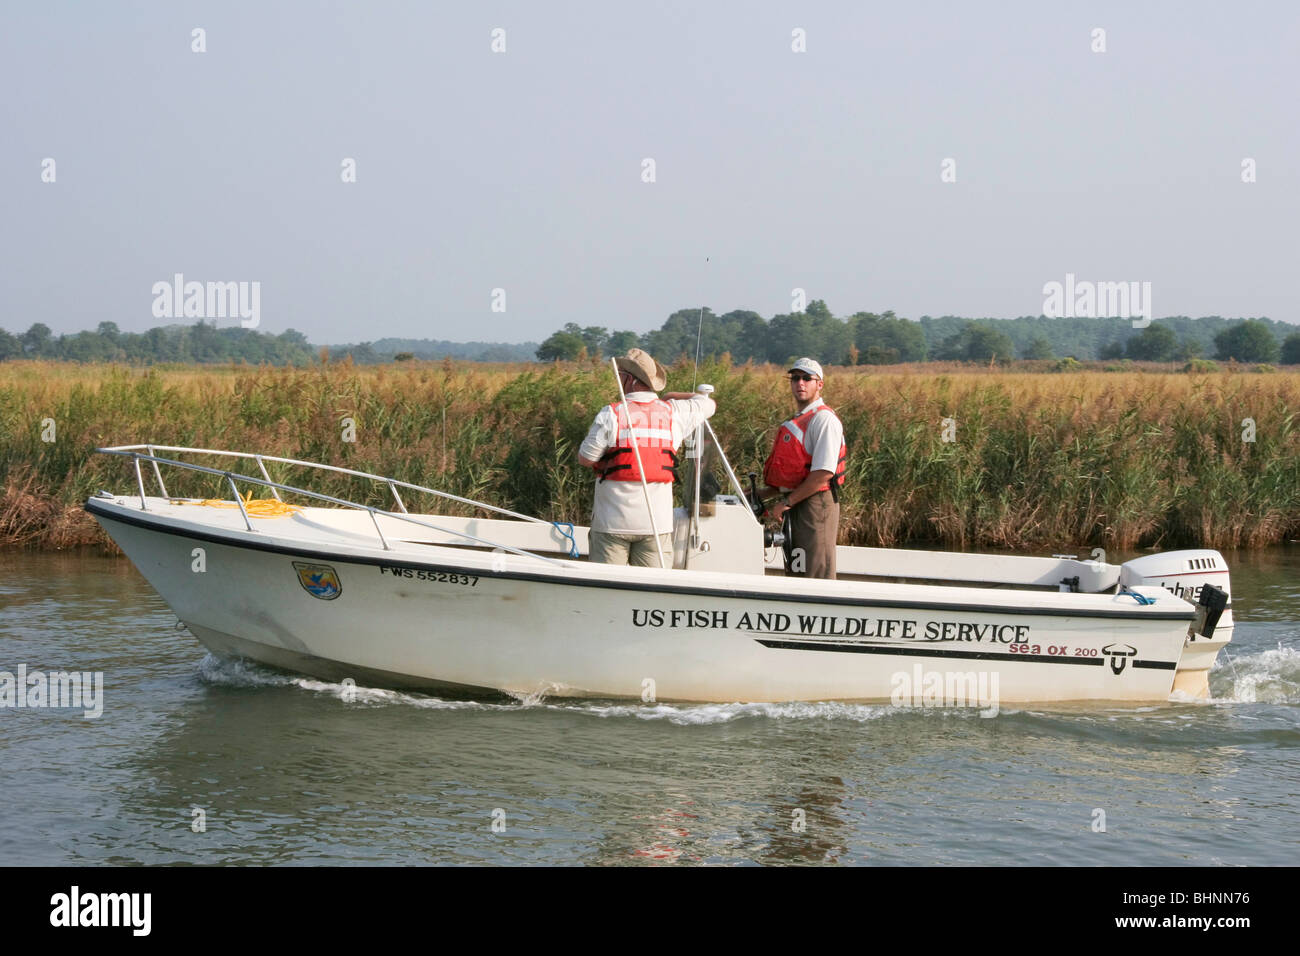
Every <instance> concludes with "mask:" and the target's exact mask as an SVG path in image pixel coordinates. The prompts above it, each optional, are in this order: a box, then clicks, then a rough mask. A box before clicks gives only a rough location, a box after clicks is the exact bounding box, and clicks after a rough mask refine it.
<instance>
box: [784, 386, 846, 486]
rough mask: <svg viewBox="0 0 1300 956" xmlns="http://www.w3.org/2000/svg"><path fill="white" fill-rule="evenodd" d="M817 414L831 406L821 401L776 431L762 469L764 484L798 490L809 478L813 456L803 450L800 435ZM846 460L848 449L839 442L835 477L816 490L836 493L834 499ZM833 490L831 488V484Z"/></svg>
mask: <svg viewBox="0 0 1300 956" xmlns="http://www.w3.org/2000/svg"><path fill="white" fill-rule="evenodd" d="M818 412H830V413H831V414H832V415H834V414H835V413H834V412H833V411H831V407H830V406H829V405H827V404H826V403H825V402H823V403H822V404H821V405H818V406H817V407H816V408H810V409H808V411H806V412H800V413H799V414H798V415H796V416H795V417H794V418H792V419H790V420H789V421H788V422H786V423H785V424H783V425H782V426H781V427H780V428H779V429H777V432H776V441H775V442H773V444H772V454H770V455H768V456H767V464H766V465H764V466H763V481H764V482H766V483H767V484H769V485H771V486H772V487H773V488H798V487H799V485H800V484H802V483H803V480H804V479H805V478H807V477H808V474H809V473H810V472H811V471H812V454H811V453H809V451H808V449H807V448H805V447H804V444H803V436H804V432H805V431H807V429H808V426H809V424H811V422H812V420H813V416H814V415H816V414H817V413H818ZM847 457H848V449H847V448H846V447H845V445H844V442H843V441H841V442H840V457H839V462H838V464H837V465H836V466H835V475H834V477H832V478H831V480H830V482H827V483H826V484H824V485H822V486H821V487H820V488H818V489H817V490H818V491H827V490H830V491H831V492H832V493H833V494H835V496H836V499H837V500H838V497H839V489H840V486H841V485H843V484H844V460H845V458H847ZM832 482H833V483H834V485H835V487H834V488H832V487H831V483H832Z"/></svg>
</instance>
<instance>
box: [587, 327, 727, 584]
mask: <svg viewBox="0 0 1300 956" xmlns="http://www.w3.org/2000/svg"><path fill="white" fill-rule="evenodd" d="M615 361H616V364H617V365H618V370H619V375H620V378H621V381H622V384H623V391H624V393H625V394H626V395H627V407H626V409H625V408H624V406H623V403H622V402H621V401H616V402H612V403H610V404H609V405H606V406H605V407H604V408H602V409H601V410H600V412H599V413H598V414H597V415H596V420H595V421H594V422H592V423H591V429H590V430H589V431H588V432H587V437H586V438H585V439H584V440H583V442H582V445H581V446H579V448H578V462H579V463H580V464H581V465H583V466H584V467H586V468H591V469H592V470H594V471H595V472H596V476H597V478H596V500H595V505H594V507H593V508H592V514H591V534H590V536H589V541H590V559H591V560H592V561H598V562H601V563H603V564H632V565H637V566H639V567H646V568H657V567H659V566H660V564H659V555H660V553H661V552H662V554H663V567H666V568H671V567H672V566H673V534H672V532H673V478H674V477H676V476H675V474H674V472H673V466H674V465H676V463H677V456H676V451H677V449H678V448H680V447H681V445H682V442H683V441H684V440H685V438H686V436H687V435H689V434H691V433H692V432H693V431H695V429H696V428H698V427H699V426H700V425H701V424H702V423H703V422H704V420H705V419H706V418H709V417H710V416H711V415H713V413H714V411H716V410H717V405H715V404H714V401H713V399H711V398H709V397H708V396H707V395H692V394H691V393H689V392H668V393H666V394H665V395H664V396H663V398H660V397H659V395H658V394H657V393H658V392H659V390H660V389H662V388H663V387H664V386H665V385H666V384H668V373H667V372H665V371H664V367H663V366H662V365H660V364H659V363H658V362H657V361H655V360H654V359H653V358H652V357H650V356H649V355H648V354H646V353H645V352H643V351H641V349H632V350H631V351H630V352H628V353H627V355H626V356H624V357H623V358H620V359H616V360H615ZM629 416H630V422H629ZM629 424H630V426H631V427H630V428H629ZM633 439H635V440H636V445H637V450H638V451H639V452H640V464H641V466H642V467H644V468H645V482H646V483H645V485H644V486H643V485H642V482H641V477H642V473H641V471H640V469H639V468H638V467H637V455H636V453H635V452H634V451H633V449H632V441H633ZM646 489H648V490H649V497H650V506H651V507H653V508H654V522H653V524H652V523H651V520H650V512H649V511H648V510H647V508H646ZM655 526H657V527H658V530H659V541H658V543H657V544H656V542H655V536H654V528H655Z"/></svg>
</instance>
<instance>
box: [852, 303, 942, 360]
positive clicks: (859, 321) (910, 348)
mask: <svg viewBox="0 0 1300 956" xmlns="http://www.w3.org/2000/svg"><path fill="white" fill-rule="evenodd" d="M849 326H850V329H851V334H852V337H853V344H854V345H855V346H857V348H858V352H859V353H860V354H861V355H862V356H863V359H862V361H864V362H866V363H867V364H872V365H875V364H893V362H889V363H879V362H872V361H871V359H870V358H869V357H868V353H870V352H871V348H872V346H876V347H878V348H880V349H884V350H886V352H889V351H893V352H895V353H897V355H896V357H895V358H894V360H893V361H894V362H923V361H925V352H926V347H925V332H924V331H922V329H921V325H920V324H919V323H917V322H913V321H911V320H909V319H900V318H898V317H896V316H895V315H894V313H893V312H885V313H884V314H882V315H875V314H874V313H871V312H858V313H857V314H855V315H854V316H853V317H852V318H850V319H849Z"/></svg>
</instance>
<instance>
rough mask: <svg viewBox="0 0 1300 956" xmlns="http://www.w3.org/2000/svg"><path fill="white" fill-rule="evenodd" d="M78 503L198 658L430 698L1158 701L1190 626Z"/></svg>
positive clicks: (1093, 606) (1081, 602)
mask: <svg viewBox="0 0 1300 956" xmlns="http://www.w3.org/2000/svg"><path fill="white" fill-rule="evenodd" d="M88 508H89V510H91V511H92V513H93V514H95V516H96V518H97V519H98V520H99V521H100V522H101V523H102V524H103V525H104V526H105V528H106V529H107V530H108V532H109V533H110V534H111V536H112V537H113V538H114V540H116V541H117V543H118V544H119V545H120V546H121V547H122V549H123V551H125V552H126V554H127V555H128V556H129V557H130V558H131V560H132V561H133V562H134V563H135V565H136V566H137V567H138V568H139V570H140V571H141V573H142V574H143V575H144V576H145V578H146V579H147V580H148V581H149V582H150V584H151V585H153V587H154V588H155V589H156V590H157V591H158V592H159V594H160V595H162V597H163V598H164V600H166V601H167V602H168V604H169V605H170V606H171V607H172V608H173V610H174V611H175V612H176V614H177V616H178V617H179V618H180V620H181V621H182V622H183V623H184V624H185V625H186V626H187V627H188V628H189V630H190V631H191V632H192V633H193V634H194V635H195V637H197V638H198V639H199V640H200V641H201V642H202V643H203V644H205V645H206V646H207V647H208V648H210V649H211V650H212V651H214V652H216V653H218V654H221V655H226V656H240V657H246V658H250V659H253V660H256V661H259V662H262V663H265V664H268V665H271V666H275V667H280V668H285V669H289V670H295V671H301V672H303V673H307V674H311V675H313V676H319V677H322V678H325V679H329V680H340V679H343V678H346V677H351V678H353V679H354V680H356V681H357V682H358V683H362V684H371V685H374V684H379V685H384V686H399V687H410V688H422V689H428V690H432V691H435V692H441V693H466V694H483V693H506V694H511V695H538V694H547V695H553V696H561V697H594V698H613V699H617V698H629V699H639V700H660V701H682V702H718V701H723V702H726V701H804V700H807V701H813V700H819V701H821V700H843V701H893V702H894V703H903V704H932V703H933V704H945V705H962V704H968V705H980V706H985V705H987V704H988V703H990V702H994V703H1028V702H1047V701H1100V700H1108V701H1109V700H1113V701H1153V700H1165V699H1167V698H1168V696H1169V694H1170V692H1171V690H1172V688H1173V685H1174V677H1175V672H1176V669H1177V667H1178V662H1179V659H1180V655H1181V654H1182V652H1183V649H1184V643H1185V638H1186V633H1187V627H1188V623H1189V621H1190V620H1191V617H1192V611H1191V606H1190V605H1188V604H1186V603H1185V602H1182V601H1179V600H1177V599H1174V598H1172V597H1170V598H1169V599H1168V600H1167V601H1165V602H1164V603H1163V604H1162V605H1161V606H1160V607H1159V608H1157V609H1154V610H1153V609H1152V608H1146V607H1138V605H1137V602H1136V601H1135V600H1134V599H1133V598H1132V596H1131V595H1068V594H1066V595H1059V596H1058V595H1055V594H1044V593H1043V592H1030V591H997V592H991V591H984V590H979V589H968V588H953V587H924V586H916V585H890V584H876V585H872V584H866V583H861V584H855V585H853V586H850V585H847V584H843V583H840V582H816V583H815V584H816V585H824V586H820V587H819V586H814V585H811V584H808V583H805V582H801V583H799V584H797V585H796V584H789V583H786V582H787V579H783V578H772V577H761V576H760V577H753V576H748V577H747V578H746V580H744V581H740V580H739V578H740V576H726V575H715V574H708V573H699V574H696V575H694V576H692V574H691V573H690V572H680V571H659V570H657V569H655V570H648V569H608V568H604V567H600V566H597V567H595V568H593V567H592V566H590V565H579V564H576V563H570V562H566V563H565V566H564V568H563V569H562V570H559V571H557V570H553V569H551V568H549V567H548V566H540V570H539V569H538V568H539V566H538V565H537V564H536V563H532V562H528V561H526V560H515V559H512V560H511V561H510V564H509V566H507V564H506V562H505V561H504V560H503V559H502V557H501V556H500V555H489V554H484V553H482V552H473V551H465V550H464V549H451V548H428V549H425V551H426V552H427V554H428V557H425V556H424V555H423V554H421V555H413V554H411V553H408V552H406V551H399V552H393V553H386V552H383V551H380V550H379V549H377V548H376V549H369V550H367V549H366V548H356V547H354V548H349V549H348V550H347V551H342V550H339V551H332V550H329V549H328V548H324V547H319V546H315V545H312V546H305V545H302V544H296V543H294V542H291V541H286V540H285V539H283V538H275V537H273V536H271V535H258V534H246V533H239V534H233V533H230V532H228V531H220V530H219V531H210V530H209V531H205V530H201V529H196V528H195V527H193V526H184V525H181V524H178V523H176V522H168V521H166V520H164V519H159V518H157V517H152V516H150V515H149V514H148V513H147V512H141V511H136V512H134V513H131V512H130V510H129V509H126V508H123V507H119V506H117V505H99V504H98V503H93V502H92V505H88ZM457 551H461V552H462V553H456V552H457ZM200 553H201V554H202V560H201V561H200V558H199V557H198V555H199V554H200ZM200 564H201V566H202V569H201V570H196V568H198V567H199V566H200ZM584 572H585V573H584ZM313 576H314V577H313Z"/></svg>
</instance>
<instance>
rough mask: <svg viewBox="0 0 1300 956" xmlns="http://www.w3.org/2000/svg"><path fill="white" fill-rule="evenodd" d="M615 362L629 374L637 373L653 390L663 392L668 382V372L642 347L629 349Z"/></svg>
mask: <svg viewBox="0 0 1300 956" xmlns="http://www.w3.org/2000/svg"><path fill="white" fill-rule="evenodd" d="M614 362H615V364H617V365H618V367H619V369H621V370H622V371H624V372H627V373H628V374H629V375H635V376H636V377H637V378H638V379H640V380H641V381H642V382H644V383H645V384H646V385H648V386H650V391H652V392H661V391H663V388H664V386H665V385H667V384H668V372H667V371H665V370H664V367H663V366H662V365H660V364H659V363H658V362H656V361H655V360H654V358H653V357H651V356H650V355H649V354H648V353H646V352H643V351H641V349H629V350H628V353H627V355H625V356H623V357H622V358H618V359H615V360H614Z"/></svg>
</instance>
